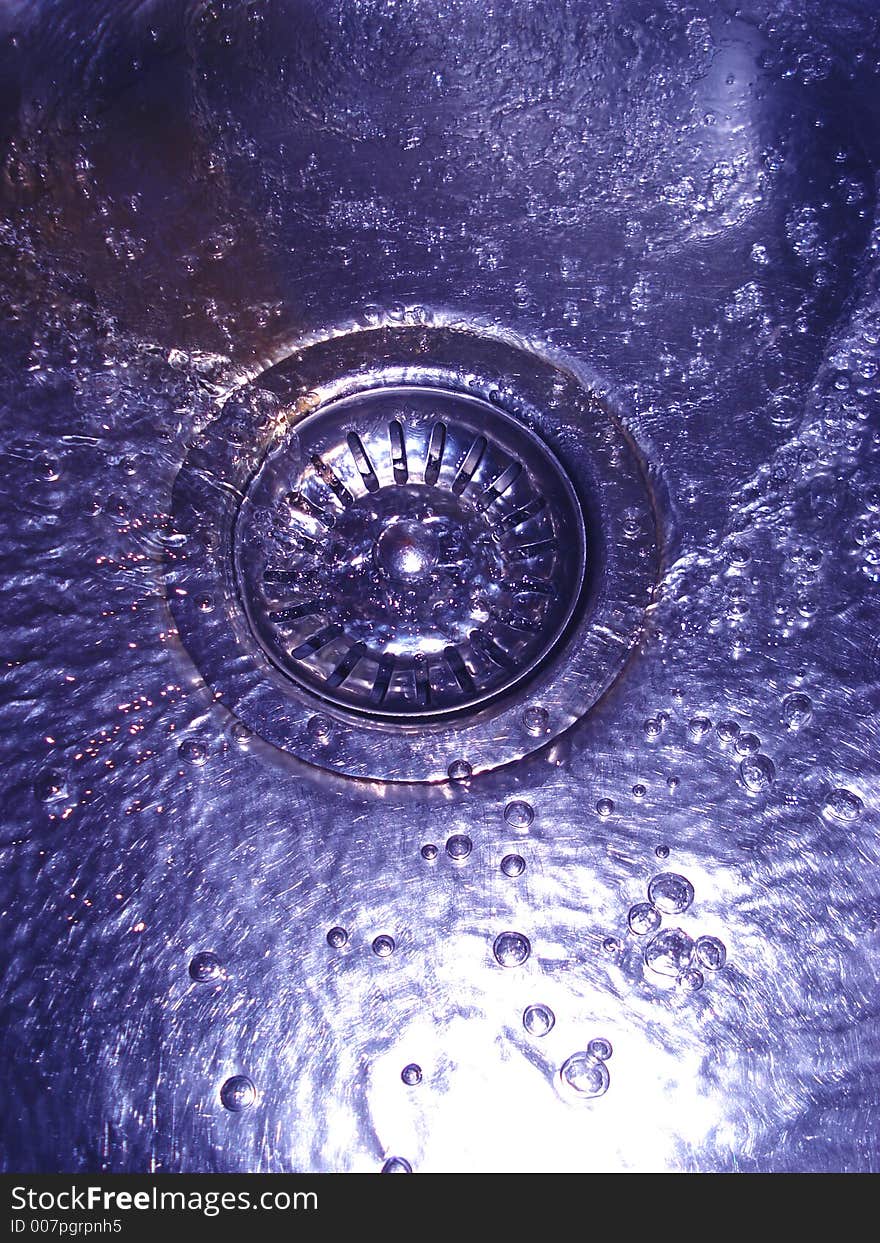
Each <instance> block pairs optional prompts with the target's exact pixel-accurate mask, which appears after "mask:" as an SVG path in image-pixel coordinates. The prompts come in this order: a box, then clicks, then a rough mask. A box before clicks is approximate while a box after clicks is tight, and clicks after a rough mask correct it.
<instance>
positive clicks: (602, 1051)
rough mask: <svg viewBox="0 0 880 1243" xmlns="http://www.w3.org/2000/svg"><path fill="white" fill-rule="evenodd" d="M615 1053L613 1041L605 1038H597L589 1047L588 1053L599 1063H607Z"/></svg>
mask: <svg viewBox="0 0 880 1243" xmlns="http://www.w3.org/2000/svg"><path fill="white" fill-rule="evenodd" d="M613 1052H614V1049H613V1048H612V1045H611V1041H610V1040H606V1039H605V1037H604V1036H597V1037H596V1039H595V1040H591V1041H590V1043H589V1044H588V1045H587V1053H589V1055H590V1057H594V1058H596V1060H597V1061H599V1062H607V1061H608V1059H609V1057H610V1056H611V1054H612V1053H613Z"/></svg>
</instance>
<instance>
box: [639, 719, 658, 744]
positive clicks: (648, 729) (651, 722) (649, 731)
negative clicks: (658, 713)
mask: <svg viewBox="0 0 880 1243" xmlns="http://www.w3.org/2000/svg"><path fill="white" fill-rule="evenodd" d="M642 729H643V730H644V733H645V737H646V738H647V739H648V740H649V741H651V742H653V741H654V739H655V738H659V737H660V732H661V730H662V729H663V726H662V725H661V724H660V721H659V720H658V719H657V717H655V716H652V717H649V719H648V720H647V721H645V723H644V725H643V726H642Z"/></svg>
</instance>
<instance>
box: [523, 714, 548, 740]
mask: <svg viewBox="0 0 880 1243" xmlns="http://www.w3.org/2000/svg"><path fill="white" fill-rule="evenodd" d="M522 720H523V725H524V726H525V728H526V732H527V733H529V734H531V735H532V737H533V738H540V737H541V735H542V734H546V733H547V729H548V727H549V724H550V714H549V712H548V711H547V709H546V708H526V710H525V712H524V713H523V715H522Z"/></svg>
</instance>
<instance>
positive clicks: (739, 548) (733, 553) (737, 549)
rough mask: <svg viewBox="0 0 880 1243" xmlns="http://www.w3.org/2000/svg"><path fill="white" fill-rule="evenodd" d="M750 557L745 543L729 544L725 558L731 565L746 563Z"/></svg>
mask: <svg viewBox="0 0 880 1243" xmlns="http://www.w3.org/2000/svg"><path fill="white" fill-rule="evenodd" d="M751 558H752V554H751V553H750V552H749V550H748V548H746V546H745V544H731V545H730V548H729V549H728V553H727V559H728V561H729V562H730V564H731V565H737V566H744V565H748V563H749V561H750V560H751Z"/></svg>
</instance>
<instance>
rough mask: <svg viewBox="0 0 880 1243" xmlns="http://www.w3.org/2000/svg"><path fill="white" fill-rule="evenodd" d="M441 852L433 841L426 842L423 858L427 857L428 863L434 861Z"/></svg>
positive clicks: (423, 848)
mask: <svg viewBox="0 0 880 1243" xmlns="http://www.w3.org/2000/svg"><path fill="white" fill-rule="evenodd" d="M439 853H440V852H439V851H438V849H437V847H436V846H435V845H434V843H433V842H426V843H425V845H424V846H423V847H422V858H423V859H426V860H427V861H428V863H433V861H434V860H435V859H436V858H437V855H438V854H439Z"/></svg>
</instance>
